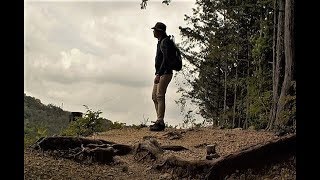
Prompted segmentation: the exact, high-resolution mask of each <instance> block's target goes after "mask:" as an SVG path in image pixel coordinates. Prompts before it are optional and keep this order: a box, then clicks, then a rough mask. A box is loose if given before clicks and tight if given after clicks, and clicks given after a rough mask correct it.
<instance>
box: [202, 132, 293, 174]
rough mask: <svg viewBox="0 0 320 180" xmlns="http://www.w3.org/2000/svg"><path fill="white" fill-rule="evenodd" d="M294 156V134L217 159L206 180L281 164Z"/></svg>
mask: <svg viewBox="0 0 320 180" xmlns="http://www.w3.org/2000/svg"><path fill="white" fill-rule="evenodd" d="M295 154H296V134H291V135H288V136H284V137H282V138H279V139H276V140H271V141H268V142H265V143H261V144H258V145H256V146H251V147H249V148H247V149H244V150H241V151H238V152H236V153H234V154H230V155H228V156H225V157H222V158H219V159H217V160H216V161H215V162H214V164H212V167H211V168H210V171H209V173H208V174H207V176H206V179H223V177H224V176H225V175H227V174H230V173H232V172H235V171H236V170H242V169H248V168H254V169H258V168H261V167H263V166H266V165H269V164H274V163H278V162H281V161H283V160H285V159H288V158H289V157H291V156H295Z"/></svg>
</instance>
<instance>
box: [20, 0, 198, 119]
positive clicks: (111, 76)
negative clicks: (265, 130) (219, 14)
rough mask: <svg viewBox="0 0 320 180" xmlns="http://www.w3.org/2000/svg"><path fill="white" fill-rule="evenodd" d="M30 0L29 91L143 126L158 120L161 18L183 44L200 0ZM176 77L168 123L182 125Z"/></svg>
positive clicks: (26, 14) (168, 99) (71, 108)
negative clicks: (157, 28)
mask: <svg viewBox="0 0 320 180" xmlns="http://www.w3.org/2000/svg"><path fill="white" fill-rule="evenodd" d="M140 3H141V0H131V1H130V0H127V1H119V0H117V1H116V0H114V1H111V0H110V1H25V6H24V10H25V11H24V17H25V18H24V20H25V21H24V23H25V24H24V28H25V29H24V33H25V39H24V44H25V51H24V54H25V56H24V58H25V59H24V91H25V93H26V94H27V95H29V96H33V97H35V98H38V99H40V100H41V102H42V103H44V104H49V103H51V104H54V105H56V106H60V107H62V108H63V109H64V110H67V111H82V112H85V110H86V109H85V107H84V106H83V105H88V106H89V108H91V109H93V110H95V111H96V110H101V111H102V112H103V113H102V116H103V117H105V118H108V119H110V120H112V121H119V122H125V123H127V124H140V123H141V122H142V121H143V116H144V117H145V118H149V121H150V120H152V121H153V120H155V118H156V114H155V110H154V105H153V102H152V100H151V91H152V86H153V79H154V72H155V69H154V56H155V51H156V44H157V39H155V38H154V37H153V33H152V30H151V29H150V28H151V27H152V26H154V24H155V23H156V22H158V21H161V22H164V23H165V24H166V25H167V33H168V34H173V35H175V39H176V42H178V43H179V42H181V37H180V33H179V29H178V27H179V26H183V27H185V26H186V23H185V22H184V14H188V15H191V13H192V8H193V7H194V3H195V0H188V1H187V0H184V1H181V0H180V1H179V0H173V2H172V3H171V4H170V5H169V6H167V5H164V4H162V3H161V1H159V0H150V2H148V6H147V9H146V10H141V9H140ZM176 91H177V85H176V79H173V80H172V82H171V83H170V85H169V87H168V90H167V96H166V103H167V104H166V105H167V111H166V116H165V121H166V122H168V123H169V124H170V125H178V124H181V123H182V115H181V113H180V107H179V106H178V105H177V104H176V103H175V100H178V98H179V94H177V93H176Z"/></svg>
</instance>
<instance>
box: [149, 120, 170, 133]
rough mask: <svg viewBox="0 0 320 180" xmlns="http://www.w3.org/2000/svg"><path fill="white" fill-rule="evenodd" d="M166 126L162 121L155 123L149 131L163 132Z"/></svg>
mask: <svg viewBox="0 0 320 180" xmlns="http://www.w3.org/2000/svg"><path fill="white" fill-rule="evenodd" d="M165 127H166V125H165V124H164V122H163V121H156V122H155V123H154V124H153V125H151V126H150V131H163V130H164V129H165Z"/></svg>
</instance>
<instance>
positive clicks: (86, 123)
mask: <svg viewBox="0 0 320 180" xmlns="http://www.w3.org/2000/svg"><path fill="white" fill-rule="evenodd" d="M84 106H85V107H86V109H87V111H86V113H85V115H84V116H83V117H78V118H76V121H73V122H71V123H70V124H69V126H68V127H67V128H66V129H65V130H64V131H63V132H62V135H63V136H90V135H92V134H93V133H94V132H102V131H105V130H106V129H107V127H106V121H108V120H107V119H105V118H102V117H99V116H100V114H101V113H102V112H101V111H100V110H98V111H93V110H92V109H89V108H88V106H86V105H84Z"/></svg>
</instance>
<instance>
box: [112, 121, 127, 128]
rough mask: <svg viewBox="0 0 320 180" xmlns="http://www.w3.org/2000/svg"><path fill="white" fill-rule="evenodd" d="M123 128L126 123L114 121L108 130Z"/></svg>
mask: <svg viewBox="0 0 320 180" xmlns="http://www.w3.org/2000/svg"><path fill="white" fill-rule="evenodd" d="M124 127H126V123H122V122H118V121H115V122H113V123H112V124H111V125H110V127H109V129H122V128H124Z"/></svg>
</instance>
